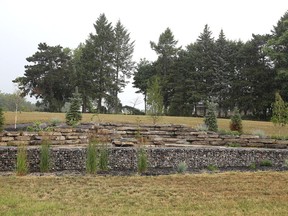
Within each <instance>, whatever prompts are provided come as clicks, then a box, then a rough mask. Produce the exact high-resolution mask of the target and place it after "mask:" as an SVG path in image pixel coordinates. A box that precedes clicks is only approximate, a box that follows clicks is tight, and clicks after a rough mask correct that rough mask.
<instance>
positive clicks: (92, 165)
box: [86, 142, 97, 174]
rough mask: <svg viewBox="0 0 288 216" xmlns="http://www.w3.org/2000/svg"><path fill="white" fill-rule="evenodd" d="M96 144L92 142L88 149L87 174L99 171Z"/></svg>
mask: <svg viewBox="0 0 288 216" xmlns="http://www.w3.org/2000/svg"><path fill="white" fill-rule="evenodd" d="M96 159H97V158H96V144H95V142H90V143H89V145H88V147H87V158H86V171H87V173H90V174H93V173H96V170H97V160H96Z"/></svg>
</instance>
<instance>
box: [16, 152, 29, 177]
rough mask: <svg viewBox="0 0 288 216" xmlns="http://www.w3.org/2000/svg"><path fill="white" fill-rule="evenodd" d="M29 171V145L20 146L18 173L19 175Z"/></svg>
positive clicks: (17, 163) (17, 164)
mask: <svg viewBox="0 0 288 216" xmlns="http://www.w3.org/2000/svg"><path fill="white" fill-rule="evenodd" d="M27 173H28V163H27V147H26V146H18V149H17V162H16V174H17V175H19V176H23V175H26V174H27Z"/></svg>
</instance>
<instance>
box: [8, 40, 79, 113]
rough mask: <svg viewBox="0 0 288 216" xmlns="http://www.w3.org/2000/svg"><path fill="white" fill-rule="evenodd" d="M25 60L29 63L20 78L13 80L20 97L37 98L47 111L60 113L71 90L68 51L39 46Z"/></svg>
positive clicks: (71, 78)
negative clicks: (19, 91) (20, 94)
mask: <svg viewBox="0 0 288 216" xmlns="http://www.w3.org/2000/svg"><path fill="white" fill-rule="evenodd" d="M26 60H27V61H28V62H29V63H31V64H29V65H26V66H25V74H24V76H23V77H18V78H16V79H15V80H13V82H14V83H17V84H18V86H19V89H20V90H21V93H22V96H26V95H28V94H29V95H30V96H35V97H36V98H40V99H42V101H43V104H44V105H46V106H47V107H48V111H51V112H60V111H61V108H62V107H63V105H64V103H65V102H66V101H67V100H68V98H69V97H70V96H71V90H72V89H73V85H72V80H73V79H74V77H73V73H72V70H71V61H70V60H71V52H70V50H69V49H68V48H66V49H63V48H62V47H61V46H59V45H58V46H48V45H47V44H46V43H40V44H39V45H38V51H37V52H36V53H35V54H34V55H32V56H31V57H28V58H27V59H26Z"/></svg>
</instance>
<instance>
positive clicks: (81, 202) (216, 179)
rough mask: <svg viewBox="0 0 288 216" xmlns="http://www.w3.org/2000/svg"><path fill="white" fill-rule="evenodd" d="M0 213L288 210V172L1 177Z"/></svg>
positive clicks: (277, 212) (269, 212) (279, 212)
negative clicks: (150, 175)
mask: <svg viewBox="0 0 288 216" xmlns="http://www.w3.org/2000/svg"><path fill="white" fill-rule="evenodd" d="M0 185H1V187H0V194H1V196H0V215H18V214H19V215H288V205H287V203H288V187H287V186H288V173H287V172H283V173H277V172H256V173H237V172H235V173H233V172H232V173H219V174H197V175H170V176H156V177H145V176H130V177H127V176H126V177H119V176H117V177H115V176H114V177H111V176H108V177H103V176H83V177H79V176H78V177H53V176H52V177H35V176H26V177H15V176H10V177H7V176H6V177H4V176H2V177H0Z"/></svg>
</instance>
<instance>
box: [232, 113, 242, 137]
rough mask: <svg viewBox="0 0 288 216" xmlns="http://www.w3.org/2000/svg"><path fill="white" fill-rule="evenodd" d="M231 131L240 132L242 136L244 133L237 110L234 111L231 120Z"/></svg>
mask: <svg viewBox="0 0 288 216" xmlns="http://www.w3.org/2000/svg"><path fill="white" fill-rule="evenodd" d="M230 130H231V131H238V132H239V133H240V134H241V133H243V125H242V119H241V115H240V112H239V110H238V109H237V108H235V109H234V112H233V115H232V116H231V120H230Z"/></svg>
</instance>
